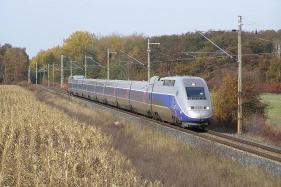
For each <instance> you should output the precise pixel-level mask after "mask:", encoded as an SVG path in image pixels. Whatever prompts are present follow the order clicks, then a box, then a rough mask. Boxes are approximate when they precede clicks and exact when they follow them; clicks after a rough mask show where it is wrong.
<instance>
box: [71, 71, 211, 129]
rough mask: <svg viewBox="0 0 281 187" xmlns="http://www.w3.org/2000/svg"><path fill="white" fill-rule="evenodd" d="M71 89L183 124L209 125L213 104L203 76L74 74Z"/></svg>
mask: <svg viewBox="0 0 281 187" xmlns="http://www.w3.org/2000/svg"><path fill="white" fill-rule="evenodd" d="M68 92H69V93H70V94H73V95H77V96H80V97H85V98H89V99H92V100H95V101H99V102H102V103H105V104H109V105H112V106H116V107H119V108H123V109H126V110H130V111H132V112H135V113H139V114H142V115H145V116H149V117H153V118H155V119H158V120H161V121H166V122H170V123H174V124H177V125H180V126H183V127H200V128H204V129H206V128H208V125H209V124H210V121H211V117H212V104H211V99H210V93H209V90H208V87H207V84H206V82H205V81H204V80H203V79H202V78H199V77H190V76H181V77H180V76H173V77H157V76H155V77H152V78H150V81H149V82H148V81H125V80H102V79H84V77H83V76H71V77H69V80H68Z"/></svg>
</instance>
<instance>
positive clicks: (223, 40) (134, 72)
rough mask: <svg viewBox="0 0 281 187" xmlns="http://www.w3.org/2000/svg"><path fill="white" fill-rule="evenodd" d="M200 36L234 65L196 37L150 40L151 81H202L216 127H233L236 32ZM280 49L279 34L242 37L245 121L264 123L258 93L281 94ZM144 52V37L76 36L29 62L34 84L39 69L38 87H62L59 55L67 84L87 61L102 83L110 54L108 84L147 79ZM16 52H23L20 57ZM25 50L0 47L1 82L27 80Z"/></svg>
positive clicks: (245, 34) (263, 107) (82, 33)
mask: <svg viewBox="0 0 281 187" xmlns="http://www.w3.org/2000/svg"><path fill="white" fill-rule="evenodd" d="M204 35H205V36H206V37H207V38H209V39H210V40H211V41H213V42H214V43H215V44H216V45H217V46H219V47H220V48H222V49H223V50H224V51H226V52H227V53H229V54H230V55H231V56H233V57H234V58H235V60H233V59H231V58H230V57H229V56H227V55H226V54H225V53H223V52H222V51H221V50H219V49H218V48H217V47H216V46H214V45H213V44H212V43H210V42H209V41H207V40H206V39H205V38H204V37H202V36H201V35H200V34H199V33H197V32H193V33H192V32H188V33H185V34H181V35H163V36H154V37H150V38H149V39H150V42H151V43H160V46H158V45H152V44H151V45H149V47H150V50H151V52H150V61H151V65H150V66H151V76H154V75H157V76H168V75H179V76H180V75H194V76H199V77H202V78H204V79H205V80H206V81H207V83H208V86H209V88H210V89H211V90H212V92H213V93H214V95H215V96H214V97H213V106H214V109H215V110H214V120H215V123H216V124H225V122H230V123H228V124H233V127H234V126H235V123H236V119H237V69H238V63H237V60H236V59H237V48H238V44H237V43H238V39H237V33H236V32H230V31H219V32H213V31H208V32H205V33H204ZM280 45H281V30H279V31H273V30H266V31H259V32H258V34H256V33H255V32H242V55H243V56H242V64H243V108H244V109H245V110H243V111H244V113H243V119H244V120H246V119H247V120H249V119H250V118H252V116H253V114H254V115H258V117H260V118H261V119H263V120H264V119H265V118H264V114H265V112H266V105H265V104H263V103H261V100H260V99H259V94H260V93H262V92H271V93H281V86H280V85H281V58H280ZM147 48H148V37H147V36H145V35H143V34H132V35H130V36H123V35H119V34H112V35H109V36H97V35H95V34H93V33H90V32H87V31H76V32H74V33H72V34H71V35H70V36H69V37H68V38H66V39H64V40H63V45H62V46H55V47H53V48H52V49H48V50H41V51H40V52H38V54H37V55H36V56H35V57H33V58H32V60H31V62H30V66H31V79H32V82H33V83H35V67H36V64H37V69H38V70H40V71H38V72H39V73H38V82H39V83H43V82H46V81H47V79H48V76H49V81H50V84H52V82H54V83H55V84H56V83H57V84H60V80H61V73H60V68H61V67H60V63H61V56H62V55H63V64H64V77H65V79H64V83H65V84H66V82H67V78H68V76H69V75H70V74H71V69H72V74H73V75H77V74H79V75H84V74H85V61H86V64H87V78H99V79H106V78H107V62H108V57H107V56H108V50H109V52H110V53H109V61H110V79H125V80H128V79H130V80H147V65H148V64H147V61H148V59H147V58H148V52H147ZM16 51H22V52H23V55H19V53H16ZM24 51H25V49H18V48H12V47H11V45H8V44H6V45H4V46H2V47H1V54H0V55H1V56H0V67H1V72H0V73H1V79H0V81H1V82H2V83H9V82H16V81H20V80H27V69H28V68H27V67H28V63H27V62H28V60H27V55H26V54H25V53H24ZM114 52H117V53H116V54H115V53H114ZM24 54H25V55H24ZM71 64H72V66H71ZM71 67H72V68H71ZM48 69H49V73H47V71H48ZM20 75H21V76H20Z"/></svg>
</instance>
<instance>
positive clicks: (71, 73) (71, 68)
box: [70, 60, 72, 76]
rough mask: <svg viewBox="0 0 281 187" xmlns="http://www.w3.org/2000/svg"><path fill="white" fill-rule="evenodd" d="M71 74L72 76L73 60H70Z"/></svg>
mask: <svg viewBox="0 0 281 187" xmlns="http://www.w3.org/2000/svg"><path fill="white" fill-rule="evenodd" d="M70 76H72V61H71V60H70Z"/></svg>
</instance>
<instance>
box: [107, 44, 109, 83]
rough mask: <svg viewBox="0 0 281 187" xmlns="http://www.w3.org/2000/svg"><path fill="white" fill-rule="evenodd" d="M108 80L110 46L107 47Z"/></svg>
mask: <svg viewBox="0 0 281 187" xmlns="http://www.w3.org/2000/svg"><path fill="white" fill-rule="evenodd" d="M107 80H109V48H107Z"/></svg>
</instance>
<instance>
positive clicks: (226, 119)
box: [212, 72, 267, 130]
mask: <svg viewBox="0 0 281 187" xmlns="http://www.w3.org/2000/svg"><path fill="white" fill-rule="evenodd" d="M242 77H243V79H242V80H243V82H242V87H243V89H242V90H243V97H242V108H243V122H245V123H247V122H248V120H249V119H250V117H252V115H264V114H265V112H266V107H267V105H266V104H264V103H262V102H261V99H260V90H259V84H260V83H259V78H258V77H259V75H258V73H257V72H244V73H243V76H242ZM237 88H238V86H237V73H233V72H227V73H225V74H224V76H223V79H222V82H221V85H220V87H219V88H218V89H217V90H216V91H215V92H214V93H213V99H212V103H213V108H214V112H213V118H214V121H215V123H216V125H217V126H224V127H225V128H229V129H232V130H236V126H235V125H236V124H237V108H238V106H237Z"/></svg>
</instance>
